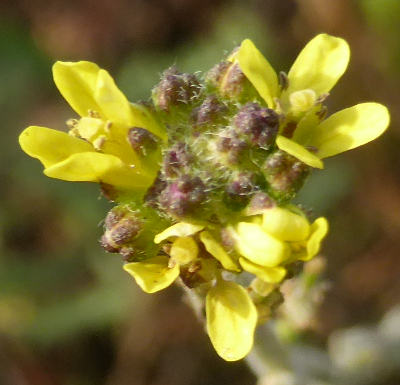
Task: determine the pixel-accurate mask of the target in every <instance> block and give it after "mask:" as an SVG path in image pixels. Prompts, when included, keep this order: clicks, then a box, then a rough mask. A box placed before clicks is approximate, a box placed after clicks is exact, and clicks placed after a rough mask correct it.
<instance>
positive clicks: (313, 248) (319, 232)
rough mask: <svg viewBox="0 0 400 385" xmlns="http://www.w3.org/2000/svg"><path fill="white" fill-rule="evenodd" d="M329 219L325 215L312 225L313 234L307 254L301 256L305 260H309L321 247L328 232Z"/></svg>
mask: <svg viewBox="0 0 400 385" xmlns="http://www.w3.org/2000/svg"><path fill="white" fill-rule="evenodd" d="M328 228H329V225H328V221H327V220H326V219H325V218H324V217H320V218H318V219H316V220H315V221H314V223H313V224H312V225H311V235H310V238H309V239H308V241H307V255H306V256H304V257H302V258H299V259H301V260H303V261H309V260H310V259H311V258H313V257H315V256H316V255H317V254H318V253H319V250H320V248H321V242H322V240H323V239H324V238H325V236H326V234H327V233H328Z"/></svg>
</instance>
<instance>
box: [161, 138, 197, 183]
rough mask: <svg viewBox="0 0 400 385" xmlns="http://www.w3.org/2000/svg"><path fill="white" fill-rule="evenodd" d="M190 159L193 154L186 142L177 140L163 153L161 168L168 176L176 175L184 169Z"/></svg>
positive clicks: (191, 159)
mask: <svg viewBox="0 0 400 385" xmlns="http://www.w3.org/2000/svg"><path fill="white" fill-rule="evenodd" d="M192 161H193V156H192V154H190V152H189V150H188V148H187V146H186V144H185V143H183V142H178V143H176V144H175V145H173V146H172V147H171V148H170V149H168V150H166V152H165V153H164V157H163V164H162V170H163V172H164V174H165V176H167V177H168V178H172V177H176V176H178V175H179V173H182V172H183V171H185V168H186V167H188V166H189V165H190V163H191V162H192Z"/></svg>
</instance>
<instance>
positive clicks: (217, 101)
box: [20, 34, 389, 361]
mask: <svg viewBox="0 0 400 385" xmlns="http://www.w3.org/2000/svg"><path fill="white" fill-rule="evenodd" d="M348 61H349V48H348V45H347V43H346V42H345V41H344V40H343V39H340V38H337V37H333V36H329V35H325V34H321V35H318V36H316V37H315V38H314V39H312V40H311V41H310V42H309V43H308V44H307V45H306V47H305V48H304V49H303V50H302V52H301V53H300V55H299V56H298V58H297V59H296V61H295V62H294V64H293V66H292V68H291V69H290V71H289V72H288V74H285V73H283V72H281V73H280V74H279V76H278V75H277V74H276V72H275V71H274V69H273V68H272V67H271V65H270V64H269V62H268V61H267V60H266V59H265V58H264V57H263V56H262V54H261V53H260V52H259V51H258V50H257V48H256V47H255V46H254V44H253V43H252V42H251V41H250V40H244V41H243V42H242V44H241V45H240V47H239V48H237V49H236V50H234V51H233V52H232V53H231V54H230V55H229V56H228V57H227V58H226V59H225V60H223V61H222V62H220V63H219V64H217V65H216V66H215V67H214V68H212V69H211V70H210V71H208V72H207V73H206V74H205V75H204V77H203V78H202V79H198V78H197V76H195V75H193V74H187V73H181V72H179V71H178V69H177V68H175V67H171V68H169V69H167V70H166V71H165V72H164V73H163V74H162V77H161V80H160V82H159V83H158V84H157V85H156V86H155V87H154V89H153V92H152V96H151V99H149V101H147V102H145V103H136V104H135V103H130V102H129V101H128V100H127V98H126V97H125V96H124V95H123V93H122V92H121V91H120V90H119V89H118V88H117V86H116V85H115V83H114V81H113V80H112V78H111V77H110V75H109V74H108V72H107V71H105V70H103V69H100V68H99V67H98V66H97V65H95V64H93V63H90V62H75V63H71V62H57V63H56V64H55V65H54V67H53V75H54V81H55V83H56V85H57V87H58V89H59V90H60V92H61V94H62V95H63V96H64V98H65V99H66V100H67V101H68V102H69V104H70V105H71V107H72V108H73V109H74V110H75V111H76V112H77V113H78V114H79V116H80V118H79V119H71V120H69V121H68V122H67V125H68V133H67V132H60V131H56V130H52V129H49V128H46V127H38V126H31V127H28V128H27V129H25V130H24V131H23V133H22V134H21V136H20V145H21V147H22V149H23V150H24V151H25V152H26V153H27V154H29V155H30V156H32V157H35V158H37V159H39V160H40V161H41V162H42V164H43V166H44V168H45V169H44V173H45V174H46V175H47V176H49V177H53V178H58V179H63V180H67V181H88V182H97V183H99V184H100V186H101V189H102V191H103V193H104V195H105V197H107V198H108V199H110V200H111V201H113V202H115V203H116V205H115V207H114V208H113V209H112V210H111V211H110V212H109V213H108V214H107V217H106V219H105V221H104V227H105V229H104V230H105V231H104V235H103V236H102V237H101V245H102V246H103V247H104V248H105V249H106V250H107V251H109V252H112V253H119V254H121V256H122V257H123V259H124V261H125V263H124V270H125V271H127V272H128V273H129V274H130V275H131V276H132V277H133V278H134V279H135V280H136V282H137V284H138V285H139V286H140V287H141V288H142V289H143V290H144V291H145V292H148V293H154V292H157V291H159V290H161V289H164V288H166V287H167V286H169V285H171V284H172V283H173V282H174V281H175V280H177V279H179V281H180V282H181V284H183V285H185V286H186V287H187V288H188V290H191V291H192V292H193V293H194V294H195V295H196V296H198V298H199V299H200V300H201V301H202V303H203V306H204V308H205V313H206V317H207V331H208V334H209V336H210V339H211V342H212V344H213V345H214V347H215V349H216V351H217V353H218V354H219V355H220V356H221V357H222V358H224V359H225V360H228V361H234V360H238V359H241V358H243V357H244V356H246V354H247V353H248V352H249V351H250V349H251V347H252V344H253V336H254V331H255V328H256V325H257V323H258V322H259V321H262V320H266V319H268V318H269V317H271V316H272V315H273V312H274V309H275V308H276V307H277V306H278V305H279V303H280V302H281V301H282V295H281V294H280V290H279V288H280V285H281V284H282V282H283V281H284V280H286V279H290V278H291V277H293V276H294V275H296V274H298V272H299V271H300V269H301V266H302V264H303V263H304V262H305V261H309V260H310V259H311V258H313V257H314V256H315V255H317V254H318V252H319V250H320V244H321V241H322V240H323V238H324V237H325V236H326V234H327V231H328V223H327V221H326V219H325V218H322V217H320V218H317V219H315V220H310V218H309V217H308V216H307V215H306V214H305V213H304V212H303V211H302V210H301V209H300V208H299V207H298V206H295V205H293V204H292V203H291V201H292V199H293V198H294V197H295V195H296V193H297V192H298V191H299V189H300V188H301V187H302V185H303V183H304V181H305V179H306V177H307V175H308V174H309V172H310V171H311V170H312V168H323V162H322V159H324V158H326V157H330V156H333V155H336V154H338V153H341V152H343V151H346V150H350V149H352V148H355V147H357V146H360V145H363V144H365V143H367V142H369V141H371V140H373V139H375V138H376V137H378V136H379V135H381V134H382V133H383V132H384V131H385V129H386V128H387V126H388V124H389V114H388V111H387V109H386V108H385V107H384V106H382V105H380V104H377V103H363V104H358V105H356V106H353V107H350V108H347V109H344V110H342V111H339V112H337V113H334V114H333V115H331V116H329V117H328V118H326V115H327V114H326V112H327V109H326V106H325V105H324V102H325V100H326V98H327V97H328V93H329V91H330V90H331V88H332V87H333V86H334V85H335V83H336V82H337V81H338V80H339V78H340V77H341V76H342V74H343V72H344V71H345V69H346V67H347V64H348Z"/></svg>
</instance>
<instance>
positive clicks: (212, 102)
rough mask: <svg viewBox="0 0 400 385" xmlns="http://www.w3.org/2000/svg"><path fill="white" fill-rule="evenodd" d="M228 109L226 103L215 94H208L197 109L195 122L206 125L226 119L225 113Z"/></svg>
mask: <svg viewBox="0 0 400 385" xmlns="http://www.w3.org/2000/svg"><path fill="white" fill-rule="evenodd" d="M226 111H227V107H226V105H225V104H223V103H222V102H220V101H219V100H218V99H217V97H216V96H215V95H211V96H208V97H207V98H206V99H205V100H204V102H203V103H202V104H201V105H200V107H198V108H197V109H196V110H195V113H194V121H195V124H198V125H205V124H212V123H217V122H219V121H221V120H223V119H224V113H225V112H226Z"/></svg>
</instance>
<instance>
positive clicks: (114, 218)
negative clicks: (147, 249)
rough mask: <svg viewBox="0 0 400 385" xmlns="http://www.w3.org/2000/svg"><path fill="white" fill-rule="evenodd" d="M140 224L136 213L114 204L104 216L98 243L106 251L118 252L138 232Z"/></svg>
mask: <svg viewBox="0 0 400 385" xmlns="http://www.w3.org/2000/svg"><path fill="white" fill-rule="evenodd" d="M142 226H143V222H142V220H141V218H140V216H139V214H138V213H136V212H132V211H130V210H129V208H127V207H125V206H116V207H114V208H113V209H112V210H110V211H109V213H108V214H107V216H106V219H105V221H104V227H105V232H104V234H103V236H102V237H101V240H100V243H101V245H102V246H103V247H104V249H105V250H107V251H108V252H110V253H119V252H120V251H121V249H122V248H123V247H124V246H125V247H126V245H128V244H129V243H130V242H131V241H132V240H133V239H134V238H135V237H136V236H137V235H138V234H139V233H140V231H141V229H142Z"/></svg>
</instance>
